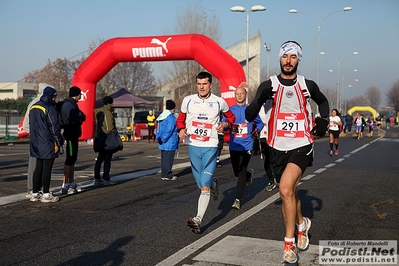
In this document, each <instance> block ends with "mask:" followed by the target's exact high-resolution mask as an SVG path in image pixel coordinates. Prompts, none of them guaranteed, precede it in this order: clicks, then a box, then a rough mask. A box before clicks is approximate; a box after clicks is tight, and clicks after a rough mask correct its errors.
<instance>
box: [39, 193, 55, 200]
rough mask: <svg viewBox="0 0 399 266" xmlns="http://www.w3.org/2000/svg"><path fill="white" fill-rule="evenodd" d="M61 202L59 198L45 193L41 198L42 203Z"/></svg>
mask: <svg viewBox="0 0 399 266" xmlns="http://www.w3.org/2000/svg"><path fill="white" fill-rule="evenodd" d="M58 200H59V198H58V197H55V196H53V194H51V193H45V194H43V196H42V197H41V198H40V202H57V201H58Z"/></svg>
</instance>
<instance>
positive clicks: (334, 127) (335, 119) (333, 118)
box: [329, 116, 341, 131]
mask: <svg viewBox="0 0 399 266" xmlns="http://www.w3.org/2000/svg"><path fill="white" fill-rule="evenodd" d="M334 122H337V123H338V122H341V118H339V116H330V127H329V129H330V130H334V131H338V130H339V126H338V125H336V124H335V123H334Z"/></svg>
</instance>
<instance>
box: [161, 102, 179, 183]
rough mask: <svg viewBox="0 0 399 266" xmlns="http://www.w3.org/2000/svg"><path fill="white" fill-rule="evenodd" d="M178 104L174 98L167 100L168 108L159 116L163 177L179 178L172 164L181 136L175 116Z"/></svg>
mask: <svg viewBox="0 0 399 266" xmlns="http://www.w3.org/2000/svg"><path fill="white" fill-rule="evenodd" d="M175 108H176V104H175V102H173V101H172V100H167V101H166V110H165V111H163V112H162V114H160V115H159V117H158V118H157V121H158V130H157V141H158V149H159V150H160V151H161V179H162V180H177V176H174V175H173V173H172V166H173V162H174V158H175V153H176V150H177V149H178V143H179V136H178V135H177V127H176V117H175V116H174V112H175Z"/></svg>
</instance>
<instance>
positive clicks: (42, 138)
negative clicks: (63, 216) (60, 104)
mask: <svg viewBox="0 0 399 266" xmlns="http://www.w3.org/2000/svg"><path fill="white" fill-rule="evenodd" d="M56 97H57V91H56V90H55V89H54V88H52V87H50V86H47V87H46V88H44V90H43V96H42V97H40V101H38V102H37V103H35V104H34V105H32V107H31V108H30V111H29V129H30V132H29V133H30V155H31V156H32V157H34V158H36V168H35V171H34V172H33V193H32V196H31V198H30V201H39V200H40V201H41V202H57V201H58V197H54V196H53V195H52V194H51V193H50V181H51V170H52V168H53V164H54V160H55V158H57V157H58V155H59V154H63V153H64V149H63V144H64V138H63V137H62V135H61V125H60V122H59V120H58V113H57V110H56V109H55V107H54V105H55V99H56ZM40 180H41V181H42V183H43V195H40V194H39V190H40Z"/></svg>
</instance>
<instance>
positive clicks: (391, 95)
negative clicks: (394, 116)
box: [387, 80, 399, 112]
mask: <svg viewBox="0 0 399 266" xmlns="http://www.w3.org/2000/svg"><path fill="white" fill-rule="evenodd" d="M387 102H388V104H391V105H392V106H393V108H394V111H395V112H399V80H397V81H396V82H395V83H394V84H393V85H392V87H391V88H390V89H389V90H388V92H387Z"/></svg>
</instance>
